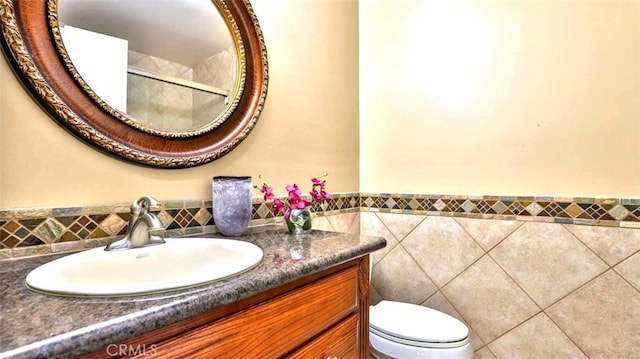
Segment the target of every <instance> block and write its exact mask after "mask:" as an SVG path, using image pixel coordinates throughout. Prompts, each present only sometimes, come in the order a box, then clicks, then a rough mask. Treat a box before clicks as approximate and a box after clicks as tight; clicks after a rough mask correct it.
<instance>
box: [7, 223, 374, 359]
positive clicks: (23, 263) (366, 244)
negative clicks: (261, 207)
mask: <svg viewBox="0 0 640 359" xmlns="http://www.w3.org/2000/svg"><path fill="white" fill-rule="evenodd" d="M199 236H201V237H204V236H211V237H213V236H215V235H199ZM234 239H240V240H245V241H248V242H251V243H254V244H256V245H257V246H259V247H260V248H262V250H263V251H264V258H263V260H262V262H261V263H260V265H258V266H257V267H256V268H254V269H252V270H251V271H249V272H246V273H243V274H241V275H239V276H236V277H233V278H230V279H227V280H223V281H218V282H214V283H211V284H205V285H201V286H198V287H193V288H188V289H182V290H179V291H173V292H167V293H157V294H149V295H139V296H131V297H115V298H98V297H94V298H83V297H58V296H52V295H47V294H41V293H36V292H34V291H31V290H29V289H28V288H26V287H25V284H24V280H25V277H26V276H27V274H28V273H29V272H30V271H31V270H32V269H34V268H36V267H37V266H39V265H41V264H43V263H46V262H48V261H51V260H53V259H55V258H59V257H62V256H63V255H60V254H57V255H48V256H41V257H31V258H24V259H10V260H3V261H0V315H1V317H0V358H45V357H46V358H52V357H55V358H65V357H66V358H69V357H75V356H78V355H82V354H86V353H90V352H93V351H96V350H98V349H100V348H103V347H106V346H107V345H109V344H113V343H122V342H124V341H125V340H126V339H129V338H133V337H136V336H138V335H141V334H143V333H146V332H149V331H151V330H155V329H158V328H162V327H164V326H166V325H169V324H172V323H175V322H178V321H180V320H183V319H186V318H189V317H192V316H195V315H197V314H200V313H203V312H205V311H208V310H211V309H214V308H217V307H220V306H223V305H226V304H229V303H233V302H235V301H238V300H240V299H244V298H247V297H250V296H252V295H255V294H258V293H261V292H264V291H266V290H269V289H272V288H275V287H278V286H279V285H282V284H285V283H288V282H291V281H294V280H296V279H299V278H303V277H305V276H307V275H310V274H313V273H317V272H320V271H322V270H324V269H327V268H330V267H332V266H334V265H337V264H340V263H342V262H345V261H347V260H350V259H353V258H357V257H360V256H362V255H365V254H367V253H370V252H373V251H375V250H377V249H380V248H383V247H384V246H385V245H386V242H385V240H384V239H382V238H376V237H367V236H357V235H352V234H345V233H334V232H323V231H316V230H313V231H311V233H310V234H304V235H301V236H292V235H289V234H287V233H285V231H284V230H283V229H281V227H280V226H277V227H274V226H265V227H259V228H252V229H250V230H249V231H248V233H247V234H245V235H243V236H242V237H236V238H234Z"/></svg>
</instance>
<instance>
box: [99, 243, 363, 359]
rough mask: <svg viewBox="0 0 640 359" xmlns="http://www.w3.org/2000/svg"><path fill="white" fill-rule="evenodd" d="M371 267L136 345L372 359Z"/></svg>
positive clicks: (287, 288)
mask: <svg viewBox="0 0 640 359" xmlns="http://www.w3.org/2000/svg"><path fill="white" fill-rule="evenodd" d="M368 263H369V257H368V256H364V257H360V258H356V259H353V260H351V261H349V262H346V263H343V264H341V265H338V266H336V267H333V268H329V269H327V270H325V271H323V272H320V273H316V274H314V275H311V276H309V277H306V278H302V279H299V280H297V281H295V282H292V283H288V284H285V285H283V286H280V287H277V288H274V289H272V290H269V291H267V292H264V293H261V294H258V295H256V296H253V297H250V298H247V299H244V300H241V301H239V302H236V303H233V304H230V305H227V306H224V307H221V308H217V309H214V310H212V311H210V312H206V313H203V314H200V315H198V316H196V317H193V318H191V319H188V320H185V321H182V322H178V323H175V324H173V325H170V326H167V327H165V328H161V329H158V330H156V331H154V332H151V333H148V334H145V335H143V336H141V337H138V338H136V339H134V340H132V341H130V345H132V346H136V345H137V346H144V347H146V348H153V358H232V359H237V358H242V359H251V358H294V359H296V358H297V359H307V358H322V359H326V358H332V359H334V358H341V359H343V358H344V359H350V358H362V359H364V358H368V356H369V345H368V343H369V341H368V339H369V330H368V329H369V320H368V308H369V299H368V297H369V280H368V279H369V278H368V276H369V264H368ZM100 354H101V353H100V352H95V353H93V354H92V355H90V357H100V356H101V355H100ZM102 354H105V352H104V351H102ZM147 354H149V353H143V355H140V357H145V358H148V357H149V356H148V355H147Z"/></svg>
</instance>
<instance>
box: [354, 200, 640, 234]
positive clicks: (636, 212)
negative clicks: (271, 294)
mask: <svg viewBox="0 0 640 359" xmlns="http://www.w3.org/2000/svg"><path fill="white" fill-rule="evenodd" d="M360 208H361V209H362V210H365V211H372V212H389V213H411V214H426V215H437V216H452V217H472V218H494V219H510V220H514V219H515V220H523V221H539V222H555V223H568V224H582V225H592V226H614V227H634V228H640V199H630V198H623V199H617V198H607V199H602V198H583V197H576V198H569V197H536V196H452V195H421V194H417V195H416V194H389V193H381V194H378V193H361V194H360Z"/></svg>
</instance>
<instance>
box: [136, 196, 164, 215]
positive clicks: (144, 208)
mask: <svg viewBox="0 0 640 359" xmlns="http://www.w3.org/2000/svg"><path fill="white" fill-rule="evenodd" d="M159 205H160V202H158V200H157V199H155V198H153V197H151V196H148V195H145V196H142V197H140V198H138V199H137V200H135V201H133V203H131V207H130V208H129V209H130V210H131V214H137V215H142V214H145V213H147V212H149V208H151V207H157V206H159Z"/></svg>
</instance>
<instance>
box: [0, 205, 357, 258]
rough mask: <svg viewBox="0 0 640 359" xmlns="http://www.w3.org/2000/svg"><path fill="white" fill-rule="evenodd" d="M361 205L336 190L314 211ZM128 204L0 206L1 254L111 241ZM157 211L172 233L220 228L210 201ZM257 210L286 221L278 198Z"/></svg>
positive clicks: (257, 221) (268, 219)
mask: <svg viewBox="0 0 640 359" xmlns="http://www.w3.org/2000/svg"><path fill="white" fill-rule="evenodd" d="M358 204H359V195H358V194H357V193H336V194H332V198H331V199H330V200H329V201H328V202H327V203H324V204H322V205H314V207H313V208H312V211H313V212H314V215H316V216H325V215H334V214H339V213H344V212H351V211H358ZM129 205H130V204H129V203H127V204H118V205H112V206H94V207H62V208H26V209H12V210H0V259H6V258H11V257H23V256H30V255H39V254H46V253H55V252H64V251H71V250H78V249H84V248H92V247H98V246H103V245H106V244H107V243H109V242H111V241H112V240H114V239H115V238H117V237H119V236H122V235H124V234H125V232H126V230H127V225H128V222H129ZM152 212H154V213H156V214H157V215H158V217H159V218H160V220H161V221H162V223H163V224H164V225H165V228H166V229H167V232H168V233H167V235H169V236H176V235H185V234H196V233H212V232H215V231H216V227H215V219H214V218H213V210H212V201H211V200H190V201H166V202H164V203H162V205H161V206H160V208H158V209H156V210H154V211H152ZM252 212H253V213H252V220H251V223H250V225H251V226H255V225H261V224H268V223H274V222H277V221H282V214H279V215H278V216H275V215H274V214H273V203H271V202H268V203H267V202H265V201H264V200H262V198H254V199H253V211H252Z"/></svg>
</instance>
